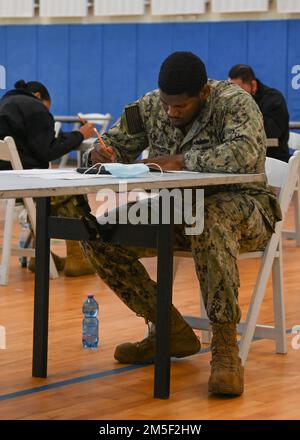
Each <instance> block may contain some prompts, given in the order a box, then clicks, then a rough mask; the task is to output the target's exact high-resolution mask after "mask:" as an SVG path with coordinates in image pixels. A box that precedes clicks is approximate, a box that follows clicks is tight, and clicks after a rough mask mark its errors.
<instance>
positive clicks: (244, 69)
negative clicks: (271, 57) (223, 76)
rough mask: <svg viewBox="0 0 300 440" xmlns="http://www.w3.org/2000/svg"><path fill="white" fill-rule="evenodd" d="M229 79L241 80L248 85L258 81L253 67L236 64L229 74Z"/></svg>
mask: <svg viewBox="0 0 300 440" xmlns="http://www.w3.org/2000/svg"><path fill="white" fill-rule="evenodd" d="M228 77H229V78H230V79H237V78H240V79H241V80H242V81H243V82H244V83H248V84H249V83H250V82H251V81H253V80H254V79H256V78H255V73H254V71H253V69H252V67H250V66H248V65H247V64H236V65H235V66H233V67H231V69H230V70H229V72H228Z"/></svg>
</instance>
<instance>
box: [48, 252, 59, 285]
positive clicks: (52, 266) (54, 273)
mask: <svg viewBox="0 0 300 440" xmlns="http://www.w3.org/2000/svg"><path fill="white" fill-rule="evenodd" d="M49 264H50V266H49V276H50V278H51V279H52V280H54V279H56V278H59V274H58V272H57V269H56V266H55V263H54V260H53V257H52V255H51V252H50V260H49Z"/></svg>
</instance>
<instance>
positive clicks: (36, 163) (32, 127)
mask: <svg viewBox="0 0 300 440" xmlns="http://www.w3.org/2000/svg"><path fill="white" fill-rule="evenodd" d="M50 107H51V98H50V94H49V92H48V90H47V88H46V87H45V86H44V85H43V84H42V83H40V82H38V81H29V82H27V83H26V82H25V81H24V80H20V81H17V82H16V83H15V88H14V89H13V90H9V91H8V92H7V93H5V95H4V96H3V97H2V98H1V100H0V139H4V138H5V137H6V136H11V137H12V138H13V139H14V141H15V143H16V147H17V150H18V153H19V156H20V159H21V162H22V165H23V168H26V169H31V168H48V167H49V162H50V161H52V160H55V159H58V158H60V157H61V156H63V155H64V154H66V153H68V152H69V151H71V150H74V149H76V148H77V147H78V146H79V145H80V144H81V142H82V141H83V140H84V139H86V138H89V137H92V135H93V124H88V123H87V124H85V125H83V126H82V127H81V128H80V130H79V131H72V132H69V133H60V134H59V136H58V137H57V138H56V137H55V131H54V118H53V116H52V114H51V113H50V111H49V110H50ZM7 169H11V165H10V163H9V162H7V161H3V160H0V170H7ZM56 199H57V198H55V197H54V198H53V204H52V205H53V206H55V205H56V204H57V201H56ZM60 199H61V198H60ZM66 244H67V259H66V261H64V259H60V258H59V257H58V256H57V255H55V254H53V257H54V261H55V264H56V266H57V269H58V270H62V269H63V268H64V271H65V275H67V276H79V275H85V274H91V273H94V269H93V268H92V267H91V265H90V263H89V262H88V260H87V259H86V258H84V256H83V255H82V252H81V249H80V247H79V245H78V242H76V241H69V240H68V241H67V242H66ZM28 268H29V270H32V271H34V268H35V260H34V259H31V260H30V262H29V265H28Z"/></svg>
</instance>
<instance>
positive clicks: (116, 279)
mask: <svg viewBox="0 0 300 440" xmlns="http://www.w3.org/2000/svg"><path fill="white" fill-rule="evenodd" d="M209 87H210V97H209V99H208V101H207V102H206V104H205V106H204V107H203V109H202V111H201V113H200V115H199V117H198V118H197V120H196V121H195V122H194V124H193V126H192V127H191V129H190V131H189V132H188V134H187V135H184V134H183V133H182V132H181V130H180V129H178V128H175V127H173V126H172V125H171V123H170V121H169V120H168V118H167V116H166V114H165V112H164V110H163V108H162V105H161V103H160V99H159V93H158V91H157V90H155V91H152V92H149V93H147V94H146V95H144V96H143V97H142V98H140V99H139V100H138V101H137V102H138V104H139V109H140V114H141V118H142V120H143V123H144V130H143V131H142V132H140V133H138V134H134V135H131V134H129V133H128V127H127V121H126V117H125V114H123V115H122V116H121V118H120V119H119V120H118V121H117V123H116V124H115V125H114V126H113V127H112V128H111V129H110V130H109V131H108V132H107V133H106V134H105V135H104V137H105V141H106V143H107V144H108V145H110V146H113V147H114V148H115V149H116V151H117V156H118V161H119V162H124V163H131V162H133V161H135V160H136V159H137V157H138V155H139V154H140V153H141V152H142V151H143V150H144V149H146V148H148V149H149V157H150V158H151V157H155V156H160V155H171V154H184V161H185V167H186V168H187V169H188V170H196V171H202V172H228V173H249V174H251V173H263V172H264V171H265V169H264V163H265V153H266V136H265V132H264V127H263V119H262V115H261V113H260V110H259V108H258V107H257V105H256V103H255V101H254V100H253V99H252V97H251V96H250V95H249V94H248V93H246V92H244V91H243V90H242V89H241V88H240V87H238V86H236V85H231V84H229V83H228V82H227V81H209ZM63 210H64V212H65V215H66V212H67V214H68V215H69V214H70V215H71V216H72V215H73V214H75V216H77V217H78V212H77V208H76V202H71V203H68V204H65V206H64V208H63ZM204 210H205V222H204V232H203V234H201V235H198V236H189V237H187V236H185V235H184V229H183V226H181V227H176V237H175V248H176V249H180V250H187V249H190V250H191V251H192V253H193V257H194V263H195V268H196V272H197V276H198V279H199V283H200V286H201V291H202V295H203V298H204V303H205V305H206V309H207V313H208V316H209V318H210V320H211V321H212V322H218V323H220V322H234V323H237V322H238V321H239V320H240V309H239V306H238V301H237V297H238V287H239V273H238V268H237V255H238V253H239V252H240V251H254V250H257V249H263V248H264V246H265V245H266V243H267V241H268V239H269V238H270V236H271V233H272V231H273V230H274V225H275V223H276V221H278V220H280V219H281V212H280V207H279V205H278V204H277V200H276V196H275V195H274V193H273V192H272V191H271V190H270V188H269V187H268V186H267V184H266V182H263V183H249V184H243V185H224V186H213V187H209V188H205V208H204ZM83 247H84V250H85V252H86V255H87V256H88V258H90V260H91V262H92V263H93V265H94V266H95V268H96V269H97V272H98V274H99V276H100V277H101V278H102V279H103V280H104V281H105V282H106V283H107V284H108V285H109V287H110V288H111V289H112V290H114V292H115V293H116V294H117V295H118V296H119V297H120V298H121V300H122V301H123V302H124V303H125V304H127V306H128V307H130V308H131V309H132V310H133V311H134V312H135V313H136V314H137V315H140V316H143V317H145V319H146V321H152V322H155V307H156V285H155V282H154V281H153V280H151V279H150V278H149V275H148V273H147V271H146V270H145V268H144V266H143V265H142V264H141V263H140V262H139V258H142V257H144V256H150V255H153V252H154V251H153V250H149V249H148V250H146V249H142V248H138V249H133V248H126V247H122V246H116V245H112V244H107V243H103V242H102V241H101V240H99V241H97V242H88V243H83Z"/></svg>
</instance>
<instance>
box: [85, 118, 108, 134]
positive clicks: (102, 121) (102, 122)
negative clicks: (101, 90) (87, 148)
mask: <svg viewBox="0 0 300 440" xmlns="http://www.w3.org/2000/svg"><path fill="white" fill-rule="evenodd" d="M78 115H79V116H80V117H81V118H82V119H84V120H86V121H87V122H90V123H91V124H95V125H100V127H101V128H100V130H99V131H100V133H103V132H104V131H106V130H107V127H108V124H109V122H110V120H111V114H110V113H105V114H104V113H78Z"/></svg>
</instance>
